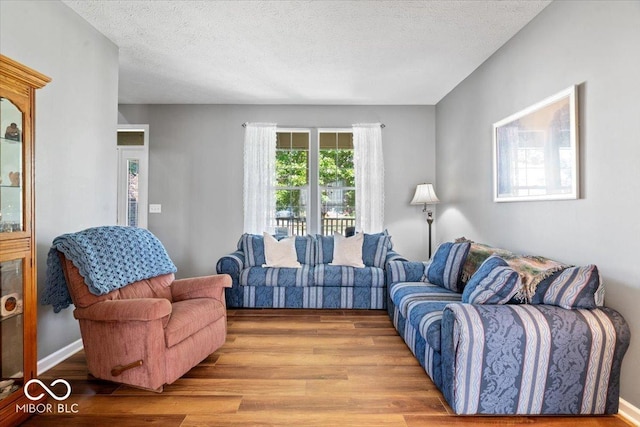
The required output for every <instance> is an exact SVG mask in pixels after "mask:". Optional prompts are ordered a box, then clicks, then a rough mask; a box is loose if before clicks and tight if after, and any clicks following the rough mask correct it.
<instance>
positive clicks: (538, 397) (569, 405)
mask: <svg viewBox="0 0 640 427" xmlns="http://www.w3.org/2000/svg"><path fill="white" fill-rule="evenodd" d="M449 245H450V246H453V247H455V246H456V245H459V244H456V243H450V244H449ZM453 252H454V251H451V253H450V254H449V255H450V256H449V257H447V259H445V260H444V261H443V260H440V261H439V262H437V263H438V264H439V268H440V270H439V271H437V274H433V270H431V274H430V269H431V268H432V267H433V265H432V264H433V263H434V262H435V261H434V260H435V259H436V257H437V255H438V251H436V254H435V255H434V257H433V258H432V260H431V261H430V262H415V261H411V262H410V261H404V260H399V261H391V262H390V263H389V265H388V266H387V282H388V284H389V293H388V303H387V310H388V313H389V315H390V317H391V319H392V322H393V325H394V326H395V328H396V329H397V331H398V332H399V334H400V335H401V336H402V338H403V339H404V341H405V342H406V344H407V346H408V347H409V348H410V349H411V351H412V352H413V354H414V355H415V356H416V358H417V360H418V361H419V363H420V364H421V365H422V367H423V368H424V369H425V371H426V373H427V374H428V375H429V377H431V379H432V380H433V382H434V383H435V384H436V386H437V387H438V388H439V389H440V390H441V391H442V393H443V395H444V397H445V399H446V400H447V402H448V403H449V405H450V406H451V408H452V409H453V411H455V413H456V414H467V415H471V414H492V415H496V414H505V415H506V414H508V415H515V414H531V415H533V414H547V415H551V414H553V415H562V414H572V415H575V414H614V413H616V412H617V411H618V401H619V388H620V368H621V364H622V358H623V356H624V354H625V352H626V350H627V348H628V346H629V341H630V331H629V326H628V324H627V323H626V321H625V320H624V318H623V317H622V316H621V315H620V314H619V313H618V312H616V311H615V310H613V309H611V308H607V307H605V306H603V305H602V303H603V300H602V297H603V293H602V290H603V287H602V286H601V285H599V284H598V283H596V282H598V281H599V274H597V269H596V268H595V266H590V268H585V267H572V266H564V267H562V268H560V269H558V271H554V272H553V273H552V274H549V275H548V276H547V277H544V279H542V280H541V281H540V282H539V283H538V284H537V287H536V290H535V293H534V294H533V295H532V296H531V297H530V298H529V299H528V300H525V301H521V300H520V299H518V298H515V297H513V294H512V293H510V294H504V295H503V296H504V298H503V300H502V301H501V303H497V304H496V303H487V302H485V303H468V302H463V300H465V299H466V298H468V296H469V295H470V293H471V292H467V293H465V292H464V289H465V286H472V285H471V283H472V282H473V283H474V285H475V284H477V283H482V280H485V281H486V280H488V279H487V277H489V275H484V276H483V277H484V279H483V278H479V279H477V280H475V279H474V275H475V274H476V273H477V274H479V275H480V270H481V269H483V267H482V266H483V265H485V264H484V263H483V264H481V265H480V266H478V264H475V265H474V266H473V267H472V268H475V271H474V270H473V269H472V270H470V271H467V273H468V275H467V276H466V277H464V275H463V274H462V272H464V271H465V267H467V268H468V267H469V263H468V262H467V258H469V259H470V258H471V257H472V255H471V254H470V253H469V252H467V253H466V254H465V253H464V251H459V253H457V254H454V253H453ZM470 252H472V250H471V251H470ZM505 252H506V251H505ZM503 253H504V252H503ZM456 256H457V258H456ZM484 261H486V262H487V263H489V261H487V259H485V260H484ZM475 262H478V260H477V257H476V259H475ZM478 267H479V268H478ZM506 269H507V270H508V269H509V267H506ZM436 270H438V268H436ZM493 271H496V270H493ZM585 271H586V272H587V273H585ZM589 272H590V273H592V274H588V273H589ZM448 273H451V274H453V279H451V281H450V282H449V283H444V285H445V286H443V284H442V283H440V284H433V283H430V281H429V280H430V279H431V277H432V276H440V275H442V276H444V277H447V274H448ZM574 273H575V274H574ZM449 277H450V276H449ZM481 279H482V280H481ZM516 280H520V281H521V276H520V275H518V277H517V278H516ZM581 280H582V282H581V283H586V282H589V283H588V286H585V287H582V288H580V287H579V286H578V287H576V284H575V283H576V282H580V281H581ZM520 281H519V282H518V284H521V282H520ZM571 281H573V282H571ZM445 282H446V280H445ZM495 283H496V282H495V281H494V282H493V283H492V284H491V286H493V289H494V290H495V289H497V288H498V287H500V286H502V284H504V283H506V282H504V281H503V282H500V285H499V286H498V287H496V286H495ZM448 285H451V287H452V288H448V287H447V286H448ZM563 286H564V288H563V289H564V290H567V289H568V290H569V291H568V292H566V293H565V294H563V296H562V298H560V297H559V295H560V293H561V292H562V289H561V291H558V289H560V288H562V287H563ZM589 286H591V288H589ZM576 289H577V291H576ZM587 297H590V298H587ZM585 298H586V299H585ZM587 300H588V301H590V302H585V301H587ZM571 301H573V302H574V304H575V305H576V307H570V306H566V307H563V306H565V305H566V304H567V302H571ZM576 301H577V302H576ZM556 304H557V305H556Z"/></svg>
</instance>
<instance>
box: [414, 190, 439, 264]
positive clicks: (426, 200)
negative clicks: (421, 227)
mask: <svg viewBox="0 0 640 427" xmlns="http://www.w3.org/2000/svg"><path fill="white" fill-rule="evenodd" d="M436 203H440V200H439V199H438V196H436V192H435V190H434V189H433V184H418V186H417V187H416V193H415V194H414V195H413V200H411V204H412V205H424V208H422V212H426V213H427V223H428V224H429V259H431V224H433V211H432V210H431V209H430V208H429V205H435V204H436Z"/></svg>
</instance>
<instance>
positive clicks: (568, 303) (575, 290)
mask: <svg viewBox="0 0 640 427" xmlns="http://www.w3.org/2000/svg"><path fill="white" fill-rule="evenodd" d="M602 290H604V288H602V287H601V283H600V273H599V272H598V267H596V266H595V265H587V266H583V267H569V268H566V269H564V270H563V271H562V272H561V273H560V274H559V275H558V276H557V277H556V278H555V279H554V280H553V282H552V283H551V285H549V289H547V291H546V292H545V294H544V296H543V298H542V301H543V303H544V304H551V305H557V306H559V307H562V308H566V309H572V308H596V306H597V305H600V304H601V303H602V302H601V301H597V298H599V297H600V295H601V293H602V292H600V291H602Z"/></svg>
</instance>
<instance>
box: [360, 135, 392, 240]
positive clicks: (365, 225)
mask: <svg viewBox="0 0 640 427" xmlns="http://www.w3.org/2000/svg"><path fill="white" fill-rule="evenodd" d="M353 166H354V169H355V176H356V177H355V178H356V230H357V231H363V232H366V233H377V232H380V231H382V230H383V229H384V161H383V158H382V128H381V127H380V123H366V124H355V125H353Z"/></svg>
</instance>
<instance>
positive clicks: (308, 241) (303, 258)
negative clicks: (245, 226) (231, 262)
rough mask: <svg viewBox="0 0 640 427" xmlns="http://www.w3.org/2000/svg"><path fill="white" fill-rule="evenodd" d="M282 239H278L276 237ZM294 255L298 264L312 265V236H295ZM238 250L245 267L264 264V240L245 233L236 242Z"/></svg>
mask: <svg viewBox="0 0 640 427" xmlns="http://www.w3.org/2000/svg"><path fill="white" fill-rule="evenodd" d="M276 238H277V239H278V238H280V239H281V238H282V237H281V236H280V237H276ZM295 239H296V242H295V247H296V255H297V257H298V262H299V263H300V264H308V265H314V263H315V239H314V238H313V236H295ZM238 250H241V251H243V252H244V255H245V257H244V262H245V265H244V266H245V267H254V266H261V265H262V264H265V262H266V260H265V256H264V238H263V237H262V236H259V235H257V234H248V233H245V234H243V235H242V237H241V238H240V240H239V241H238Z"/></svg>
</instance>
